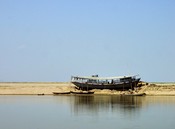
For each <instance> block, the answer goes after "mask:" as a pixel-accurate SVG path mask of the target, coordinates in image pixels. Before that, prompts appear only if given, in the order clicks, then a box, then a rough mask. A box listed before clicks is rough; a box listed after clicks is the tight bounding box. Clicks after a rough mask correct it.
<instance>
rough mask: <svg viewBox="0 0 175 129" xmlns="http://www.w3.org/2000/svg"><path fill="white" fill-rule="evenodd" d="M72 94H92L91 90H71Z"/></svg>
mask: <svg viewBox="0 0 175 129" xmlns="http://www.w3.org/2000/svg"><path fill="white" fill-rule="evenodd" d="M71 93H72V94H94V92H93V91H71Z"/></svg>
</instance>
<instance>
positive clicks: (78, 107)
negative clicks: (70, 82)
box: [0, 95, 175, 129]
mask: <svg viewBox="0 0 175 129" xmlns="http://www.w3.org/2000/svg"><path fill="white" fill-rule="evenodd" d="M174 128H175V97H174V96H169V97H163V96H161V97H158V96H146V97H131V96H128V97H123V96H110V95H106V96H104V95H81V96H79V95H70V96H0V129H174Z"/></svg>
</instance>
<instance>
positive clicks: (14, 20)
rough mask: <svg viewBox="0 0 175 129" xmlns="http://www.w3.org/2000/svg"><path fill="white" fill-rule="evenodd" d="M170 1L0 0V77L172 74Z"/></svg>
mask: <svg viewBox="0 0 175 129" xmlns="http://www.w3.org/2000/svg"><path fill="white" fill-rule="evenodd" d="M174 7H175V1H174V0H0V81H17V82H18V81H46V82H47V81H70V76H71V75H83V76H88V75H92V74H99V76H120V75H133V74H134V75H135V74H139V75H140V77H141V78H142V80H144V81H148V82H153V81H154V82H155V81H159V82H172V81H175V8H174Z"/></svg>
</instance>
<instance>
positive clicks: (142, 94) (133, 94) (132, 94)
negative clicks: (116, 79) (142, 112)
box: [121, 93, 146, 96]
mask: <svg viewBox="0 0 175 129" xmlns="http://www.w3.org/2000/svg"><path fill="white" fill-rule="evenodd" d="M121 95H122V96H144V95H146V93H126V94H121Z"/></svg>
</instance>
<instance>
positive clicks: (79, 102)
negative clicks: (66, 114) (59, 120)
mask: <svg viewBox="0 0 175 129" xmlns="http://www.w3.org/2000/svg"><path fill="white" fill-rule="evenodd" d="M144 98H145V97H138V96H113V95H76V96H74V101H73V103H72V110H73V112H74V113H75V114H77V115H78V114H81V113H87V114H88V113H90V114H98V113H99V112H102V111H103V112H108V111H109V112H113V113H115V112H119V111H120V112H123V113H129V112H130V113H132V112H134V111H137V112H138V110H139V109H140V108H141V106H142V101H143V99H144Z"/></svg>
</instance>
